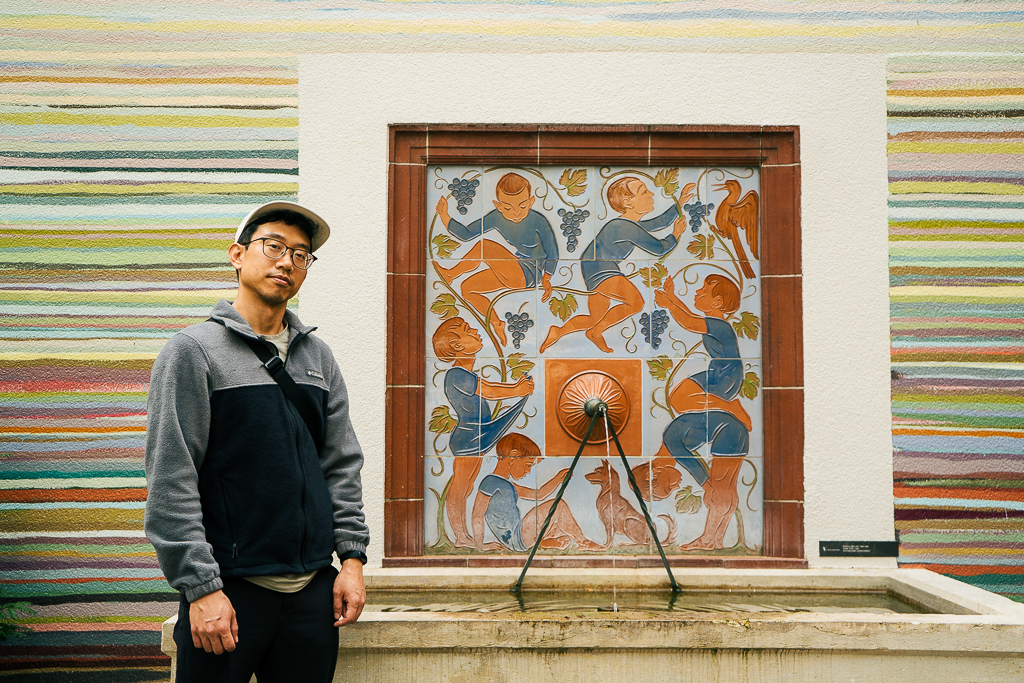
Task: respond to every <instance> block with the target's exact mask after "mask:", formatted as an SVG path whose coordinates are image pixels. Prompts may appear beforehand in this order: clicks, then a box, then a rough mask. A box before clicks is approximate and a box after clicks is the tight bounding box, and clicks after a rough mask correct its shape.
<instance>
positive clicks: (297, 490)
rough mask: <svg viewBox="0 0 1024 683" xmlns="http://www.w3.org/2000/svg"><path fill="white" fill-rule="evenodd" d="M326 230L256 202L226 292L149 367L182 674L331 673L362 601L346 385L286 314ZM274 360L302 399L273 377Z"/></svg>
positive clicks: (326, 354)
mask: <svg viewBox="0 0 1024 683" xmlns="http://www.w3.org/2000/svg"><path fill="white" fill-rule="evenodd" d="M329 234H330V229H329V228H328V226H327V224H326V222H324V221H323V220H322V219H321V218H320V217H318V216H317V215H316V214H315V213H313V212H312V211H309V210H308V209H306V208H304V207H301V206H299V205H297V204H293V203H291V202H273V203H270V204H266V205H264V206H261V207H259V208H258V209H256V210H255V211H253V212H252V213H250V214H249V216H247V217H246V219H245V220H243V221H242V224H241V225H240V226H239V228H238V231H237V232H236V234H235V243H234V244H232V245H231V246H230V247H229V248H228V256H229V258H230V260H231V265H232V266H234V268H235V271H236V273H237V276H238V294H237V296H236V298H235V301H234V303H228V302H227V301H223V300H222V301H220V302H218V303H217V305H216V306H215V307H214V309H213V313H212V314H211V317H210V319H209V320H207V321H206V322H202V323H199V324H198V325H193V326H191V327H189V328H187V329H185V330H183V331H181V332H179V333H177V334H176V335H174V336H173V337H172V338H171V339H170V340H169V341H168V343H167V345H166V346H165V347H164V349H163V350H162V351H161V352H160V355H159V356H158V357H157V359H156V362H155V363H154V365H153V375H152V380H151V383H150V391H149V403H148V419H147V425H146V481H147V483H148V486H149V498H148V500H147V502H146V519H145V527H146V535H147V536H148V538H149V540H150V542H152V543H153V545H154V546H155V547H156V552H157V559H158V560H159V562H160V567H161V569H162V570H163V572H164V575H165V576H166V577H167V580H168V581H169V582H170V584H171V586H172V587H174V588H176V589H178V590H179V591H181V603H180V607H179V610H178V623H177V625H176V627H175V630H174V640H175V642H176V643H177V646H178V659H177V677H178V681H179V683H191V682H193V681H217V682H218V683H222V682H223V683H229V682H233V681H239V682H240V683H241V682H248V681H249V679H250V677H251V675H252V674H253V673H254V672H255V674H256V676H257V678H258V679H259V681H260V683H273V682H275V681H330V680H332V679H333V677H334V667H335V662H336V660H337V651H338V631H337V628H336V627H337V626H344V625H346V624H351V623H353V622H354V621H356V619H358V618H359V615H360V613H361V612H362V608H363V604H364V602H365V599H366V593H365V589H364V586H363V574H362V566H363V564H364V563H365V562H366V554H365V553H366V545H367V543H368V542H369V533H368V529H367V526H366V523H365V521H364V517H363V512H362V486H361V483H360V477H359V470H360V467H361V466H362V461H363V457H362V452H361V450H360V447H359V443H358V441H357V440H356V436H355V433H354V432H353V430H352V424H351V423H350V421H349V415H348V395H347V392H346V389H345V383H344V380H343V379H342V377H341V373H340V371H339V369H338V365H337V363H336V362H335V360H334V356H333V355H332V354H331V350H330V349H329V348H328V347H327V345H326V344H324V342H322V341H320V340H319V339H318V338H316V337H314V336H312V334H311V332H312V331H313V330H314V329H315V328H312V327H306V326H305V325H303V324H302V323H301V322H300V321H299V319H298V317H297V316H296V315H295V313H293V312H291V311H288V310H287V305H288V300H289V299H291V298H292V297H294V296H295V295H296V294H297V293H298V291H299V288H300V287H301V286H302V282H303V280H305V277H306V271H307V269H308V268H309V267H310V266H311V265H312V264H313V262H314V261H315V260H316V257H315V256H313V252H314V251H316V250H317V248H319V247H320V246H322V245H323V243H324V242H325V241H326V240H327V237H328V236H329ZM250 344H254V345H257V346H258V345H262V346H263V350H262V353H263V355H264V362H266V365H264V362H261V360H260V359H259V358H258V357H257V355H256V351H255V350H254V349H253V347H251V346H250ZM278 359H280V360H278ZM281 361H284V363H283V368H284V370H285V373H286V374H287V375H288V376H290V377H291V378H292V380H293V381H294V383H295V384H294V385H293V391H295V388H296V387H297V392H298V394H300V396H299V397H298V403H299V404H300V405H301V404H303V403H305V404H306V408H305V409H302V408H297V407H296V405H295V404H294V403H293V401H292V398H295V396H292V398H289V396H287V395H286V393H285V389H284V388H283V387H282V386H280V385H279V384H278V382H277V381H276V380H275V378H274V376H273V375H272V374H271V370H270V368H275V369H276V367H277V366H279V365H281ZM303 396H304V397H305V401H303V400H302V397H303ZM310 406H312V409H310ZM311 413H312V414H311ZM334 552H337V554H338V557H339V559H340V560H341V571H340V572H338V571H337V570H335V569H334V568H333V567H332V565H331V562H332V554H333V553H334Z"/></svg>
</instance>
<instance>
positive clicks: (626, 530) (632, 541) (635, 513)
mask: <svg viewBox="0 0 1024 683" xmlns="http://www.w3.org/2000/svg"><path fill="white" fill-rule="evenodd" d="M585 476H586V479H587V481H589V482H590V483H591V484H595V485H596V486H598V487H599V489H600V490H599V492H598V494H597V514H598V517H599V518H600V519H601V524H603V525H604V532H605V544H604V547H605V548H608V547H609V546H610V545H611V544H612V543H613V542H614V540H615V537H616V536H617V535H622V536H625V537H626V538H628V539H629V542H628V543H620V544H618V546H619V547H620V548H628V547H636V548H650V547H651V546H653V545H654V540H653V539H652V538H651V531H650V529H648V528H647V520H646V519H644V516H643V514H642V513H641V512H640V511H639V510H637V509H636V507H634V506H633V503H632V502H631V501H630V500H629V499H628V498H626V497H625V496H623V495H622V491H621V490H620V488H619V486H620V481H621V478H620V477H619V473H618V472H617V471H616V470H615V468H614V467H612V464H611V462H609V461H608V460H605V459H604V458H602V459H601V464H600V465H598V466H597V467H595V468H594V470H593V471H592V472H588V473H587V474H586V475H585ZM641 481H643V480H641ZM641 493H643V487H642V485H641ZM658 516H659V517H660V518H661V519H663V520H665V522H666V523H667V524H668V534H667V535H666V536H665V538H663V539H659V540H660V541H661V542H662V544H663V545H668V544H670V543H674V542H675V537H676V522H675V520H674V519H673V518H672V516H671V515H658Z"/></svg>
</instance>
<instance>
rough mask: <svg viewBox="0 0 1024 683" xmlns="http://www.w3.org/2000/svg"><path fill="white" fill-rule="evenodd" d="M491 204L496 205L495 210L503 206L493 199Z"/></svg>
mask: <svg viewBox="0 0 1024 683" xmlns="http://www.w3.org/2000/svg"><path fill="white" fill-rule="evenodd" d="M491 203H492V204H494V208H495V209H499V210H500V209H501V204H500V203H499V202H498V200H497V199H492V200H491Z"/></svg>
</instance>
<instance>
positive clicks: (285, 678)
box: [174, 567, 338, 683]
mask: <svg viewBox="0 0 1024 683" xmlns="http://www.w3.org/2000/svg"><path fill="white" fill-rule="evenodd" d="M337 575H338V571H337V570H336V569H334V567H327V568H325V569H321V570H320V571H318V572H317V573H316V576H314V577H313V580H312V581H310V582H309V584H308V585H307V586H306V587H305V588H303V589H302V590H301V591H299V592H297V593H279V592H277V591H272V590H268V589H266V588H263V587H262V586H257V585H256V584H254V583H252V582H251V581H246V580H245V579H224V593H225V594H226V595H227V596H228V599H229V600H231V605H232V606H233V607H234V608H235V618H236V619H237V620H238V645H237V647H236V648H235V650H234V652H225V653H224V654H221V655H217V654H213V653H212V652H206V651H205V650H203V649H202V648H201V647H200V648H197V647H196V646H195V645H193V644H192V627H191V625H190V624H189V618H188V616H189V615H188V609H189V603H188V602H187V601H186V600H185V597H184V595H183V596H182V598H181V604H180V605H179V606H178V623H177V624H176V625H175V626H174V642H175V643H176V644H177V646H178V665H177V673H176V680H177V683H206V682H209V683H249V679H250V677H251V676H252V674H253V673H255V674H256V679H257V680H258V681H259V683H291V682H292V681H303V682H304V683H305V682H307V681H308V682H309V683H319V682H323V683H329V682H330V681H331V680H333V679H334V667H335V665H336V664H337V661H338V629H337V627H336V626H335V625H334V578H335V577H336V576H337Z"/></svg>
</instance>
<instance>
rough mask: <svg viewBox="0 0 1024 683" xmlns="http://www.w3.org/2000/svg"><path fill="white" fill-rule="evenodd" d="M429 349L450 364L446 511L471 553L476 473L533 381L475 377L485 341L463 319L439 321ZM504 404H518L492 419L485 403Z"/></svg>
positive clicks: (460, 541) (460, 543)
mask: <svg viewBox="0 0 1024 683" xmlns="http://www.w3.org/2000/svg"><path fill="white" fill-rule="evenodd" d="M431 343H432V345H433V347H434V354H435V355H436V356H437V358H438V359H439V360H443V361H448V362H450V363H452V367H451V369H450V370H448V371H447V372H445V375H444V395H445V397H446V398H447V399H448V402H449V403H450V404H451V407H452V410H453V411H454V412H455V419H456V425H455V429H453V430H452V432H451V436H450V437H449V439H448V448H449V449H450V450H451V453H452V455H454V456H455V458H453V464H452V480H451V485H450V486H449V487H448V498H447V500H446V501H445V511H446V512H447V513H448V521H449V523H450V524H451V526H452V531H453V532H454V533H455V539H454V541H453V543H454V544H455V546H456V547H473V546H474V545H475V544H474V542H473V539H472V538H470V536H469V530H468V529H467V524H466V499H467V498H469V493H470V491H471V490H472V488H473V482H474V481H475V480H476V476H477V474H479V472H480V465H481V462H482V460H483V458H482V456H483V454H484V453H486V452H487V451H489V450H491V449H492V448H494V444H496V443H497V442H498V439H500V438H501V436H502V435H503V434H504V433H505V432H507V431H508V430H509V429H510V428H511V427H512V423H513V422H515V420H516V418H517V417H519V414H520V413H521V412H523V406H525V405H526V400H527V398H529V396H530V394H532V393H533V387H534V385H533V379H532V378H531V377H530V376H528V375H527V376H524V377H520V378H519V380H518V381H516V382H491V381H488V380H485V379H484V378H482V377H480V376H479V375H478V374H476V373H475V372H474V371H473V366H474V365H475V363H476V354H477V353H479V352H480V349H482V348H483V338H482V337H481V336H480V333H479V332H478V331H477V330H476V329H474V328H473V327H470V326H469V324H467V323H466V321H465V320H463V319H462V318H459V317H455V318H449V319H448V320H445V321H443V322H442V323H441V325H440V326H439V327H438V328H437V330H436V331H435V332H434V336H433V337H432V339H431ZM504 399H518V400H516V401H515V402H514V403H512V405H510V406H508V407H507V408H504V409H503V410H502V411H501V412H499V413H498V414H497V415H494V411H493V407H492V406H491V404H490V403H489V402H488V401H499V400H504Z"/></svg>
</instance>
